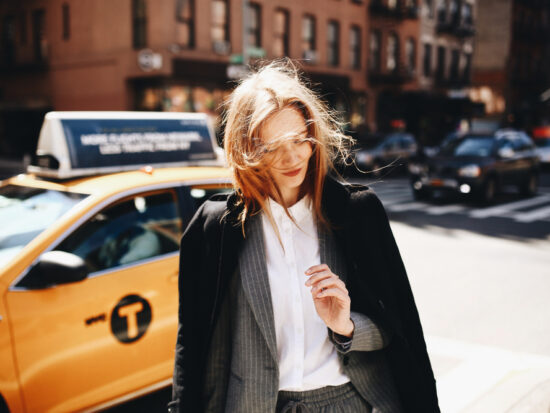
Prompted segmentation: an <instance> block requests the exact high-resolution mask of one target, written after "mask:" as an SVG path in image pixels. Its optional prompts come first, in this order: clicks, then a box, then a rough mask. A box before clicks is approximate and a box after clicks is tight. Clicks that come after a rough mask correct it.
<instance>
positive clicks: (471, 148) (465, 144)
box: [440, 136, 495, 156]
mask: <svg viewBox="0 0 550 413" xmlns="http://www.w3.org/2000/svg"><path fill="white" fill-rule="evenodd" d="M494 143H495V140H494V138H493V137H492V136H467V137H465V138H463V139H458V140H454V141H452V142H449V143H448V144H447V145H445V146H444V147H443V148H442V149H441V152H440V153H441V154H442V155H446V156H489V155H490V154H491V152H492V150H493V146H494Z"/></svg>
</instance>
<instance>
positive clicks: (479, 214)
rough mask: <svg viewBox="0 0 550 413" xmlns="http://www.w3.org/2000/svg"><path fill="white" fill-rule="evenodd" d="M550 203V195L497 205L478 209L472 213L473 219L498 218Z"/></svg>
mask: <svg viewBox="0 0 550 413" xmlns="http://www.w3.org/2000/svg"><path fill="white" fill-rule="evenodd" d="M548 201H550V195H541V196H538V197H535V198H529V199H524V200H522V201H516V202H510V203H507V204H502V205H497V206H494V207H489V208H483V209H477V210H475V211H472V212H470V217H472V218H487V217H490V216H498V215H503V214H506V213H507V212H511V211H514V210H516V209H520V208H525V207H531V206H535V205H539V204H543V203H545V202H548Z"/></svg>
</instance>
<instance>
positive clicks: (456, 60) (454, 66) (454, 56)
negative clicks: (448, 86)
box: [450, 49, 460, 82]
mask: <svg viewBox="0 0 550 413" xmlns="http://www.w3.org/2000/svg"><path fill="white" fill-rule="evenodd" d="M459 65H460V52H459V50H458V49H455V50H453V51H452V52H451V74H450V78H451V80H452V81H455V82H456V81H457V80H458V69H459Z"/></svg>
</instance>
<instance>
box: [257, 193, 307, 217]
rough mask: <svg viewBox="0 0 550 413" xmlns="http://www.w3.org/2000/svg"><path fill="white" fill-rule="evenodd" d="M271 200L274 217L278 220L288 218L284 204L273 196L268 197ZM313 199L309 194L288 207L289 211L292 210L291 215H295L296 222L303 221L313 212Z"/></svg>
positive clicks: (270, 205)
mask: <svg viewBox="0 0 550 413" xmlns="http://www.w3.org/2000/svg"><path fill="white" fill-rule="evenodd" d="M268 200H269V208H270V209H271V213H272V214H273V218H274V219H275V220H277V221H280V220H282V219H284V218H287V219H288V216H287V215H286V212H285V209H284V208H283V206H282V205H280V204H278V203H277V202H276V201H275V200H274V199H273V198H271V197H270V198H268ZM311 209H312V205H311V199H310V197H309V195H304V196H303V197H302V199H300V200H299V201H298V202H296V203H295V204H294V205H292V206H291V207H290V208H288V212H290V215H291V216H292V217H294V219H295V220H296V222H299V221H301V220H302V219H303V218H304V217H306V216H307V215H310V214H311Z"/></svg>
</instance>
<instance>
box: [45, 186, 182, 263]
mask: <svg viewBox="0 0 550 413" xmlns="http://www.w3.org/2000/svg"><path fill="white" fill-rule="evenodd" d="M181 224H182V223H181V219H180V216H179V213H178V206H177V201H176V195H175V192H174V191H171V190H170V191H164V192H160V193H152V194H151V193H150V194H140V195H137V196H132V197H130V198H126V199H123V200H121V201H119V202H116V203H115V204H113V205H110V206H108V207H107V208H105V209H103V210H102V211H100V212H98V213H97V214H95V215H94V216H93V217H92V218H91V219H89V220H88V221H87V222H86V223H84V224H83V225H82V226H80V227H79V228H78V229H77V230H76V231H75V232H74V233H72V234H71V235H70V236H69V237H68V238H66V239H65V240H64V241H63V242H62V243H61V244H60V245H59V246H58V247H57V248H56V250H61V251H66V252H70V253H73V254H75V255H78V256H79V257H81V258H82V259H83V260H84V261H85V262H86V265H87V266H88V270H89V271H90V272H96V271H102V270H107V269H110V268H114V267H117V266H121V265H127V264H132V263H135V262H137V261H140V260H144V259H147V258H152V257H155V256H159V255H163V254H166V253H170V252H174V251H177V250H178V248H179V238H180V235H181V232H182V225H181Z"/></svg>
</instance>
